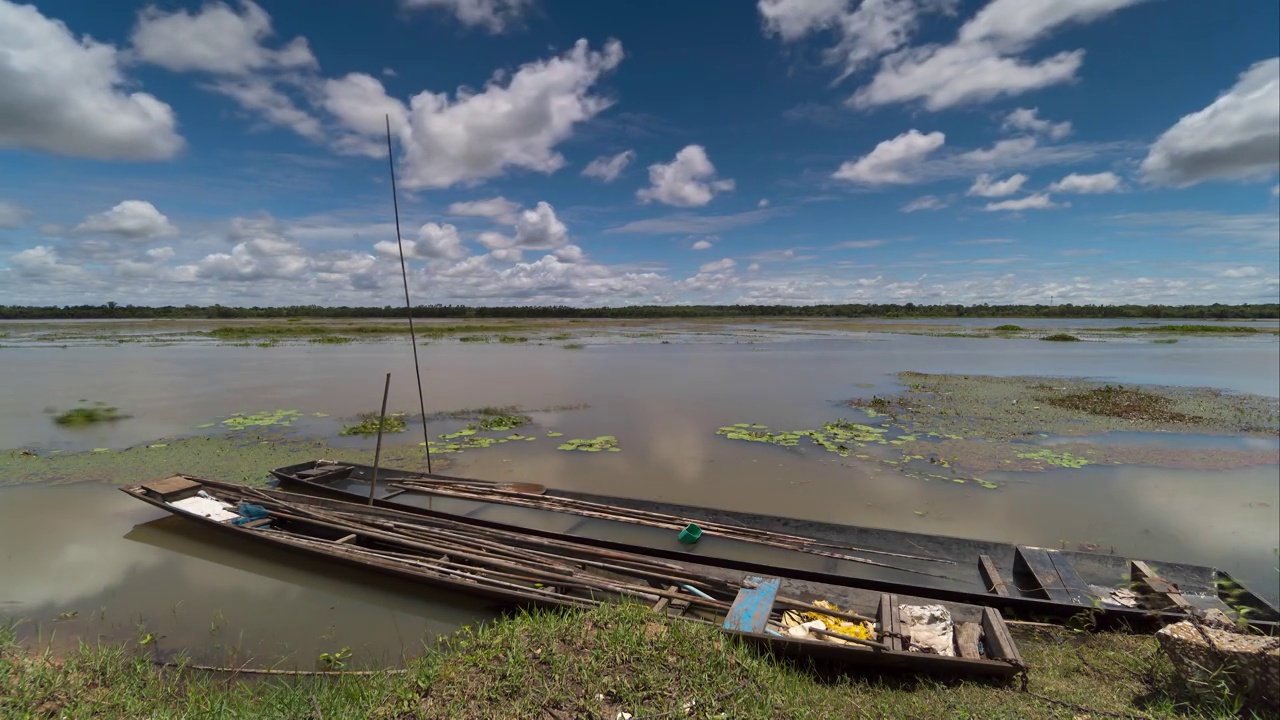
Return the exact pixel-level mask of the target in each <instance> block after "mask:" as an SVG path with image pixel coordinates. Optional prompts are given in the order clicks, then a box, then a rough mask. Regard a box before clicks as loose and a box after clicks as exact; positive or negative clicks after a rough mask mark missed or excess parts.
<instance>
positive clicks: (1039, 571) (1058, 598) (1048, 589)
mask: <svg viewBox="0 0 1280 720" xmlns="http://www.w3.org/2000/svg"><path fill="white" fill-rule="evenodd" d="M1019 570H1022V571H1023V572H1025V573H1026V574H1028V575H1030V576H1031V577H1032V578H1033V579H1034V580H1035V583H1036V584H1035V587H1033V588H1031V589H1033V590H1038V591H1039V592H1042V593H1044V595H1045V596H1046V597H1048V598H1049V599H1050V600H1053V601H1055V602H1063V603H1070V602H1072V599H1071V594H1070V593H1068V592H1067V587H1066V586H1065V585H1063V584H1062V578H1061V577H1059V576H1058V569H1057V568H1055V567H1054V566H1053V561H1052V560H1050V559H1049V551H1048V550H1045V549H1044V548H1037V547H1028V546H1026V545H1018V546H1017V549H1016V550H1015V551H1014V554H1013V571H1014V574H1017V572H1018V571H1019Z"/></svg>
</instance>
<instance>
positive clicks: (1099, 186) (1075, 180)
mask: <svg viewBox="0 0 1280 720" xmlns="http://www.w3.org/2000/svg"><path fill="white" fill-rule="evenodd" d="M1122 185H1123V183H1121V182H1120V176H1119V175H1116V174H1115V173H1113V172H1100V173H1094V174H1093V175H1082V174H1080V173H1071V174H1070V175H1068V176H1066V177H1064V178H1062V179H1061V180H1059V181H1058V182H1056V183H1054V184H1052V185H1050V186H1049V190H1051V191H1052V192H1064V193H1079V194H1082V195H1087V194H1092V193H1109V192H1116V191H1117V190H1120V189H1121V188H1122Z"/></svg>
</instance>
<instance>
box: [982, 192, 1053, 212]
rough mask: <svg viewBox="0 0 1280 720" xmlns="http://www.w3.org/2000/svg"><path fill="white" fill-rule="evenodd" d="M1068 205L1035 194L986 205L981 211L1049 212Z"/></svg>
mask: <svg viewBox="0 0 1280 720" xmlns="http://www.w3.org/2000/svg"><path fill="white" fill-rule="evenodd" d="M1068 205H1069V203H1055V202H1054V201H1053V200H1052V199H1051V198H1050V197H1049V195H1048V194H1047V193H1036V194H1035V195H1028V196H1026V197H1023V198H1018V199H1016V200H1002V201H1000V202H992V203H987V205H986V207H984V208H983V209H984V210H986V211H988V212H995V211H1000V210H1006V211H1017V210H1051V209H1053V208H1060V207H1068Z"/></svg>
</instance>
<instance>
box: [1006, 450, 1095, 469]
mask: <svg viewBox="0 0 1280 720" xmlns="http://www.w3.org/2000/svg"><path fill="white" fill-rule="evenodd" d="M1017 455H1018V457H1020V458H1023V459H1024V460H1039V461H1041V462H1044V463H1046V464H1048V465H1056V466H1058V467H1066V468H1082V467H1084V466H1085V465H1091V464H1093V463H1092V461H1090V460H1089V459H1088V458H1082V457H1080V456H1079V455H1072V454H1071V453H1069V452H1061V453H1056V452H1053V451H1052V450H1037V451H1036V452H1028V453H1017Z"/></svg>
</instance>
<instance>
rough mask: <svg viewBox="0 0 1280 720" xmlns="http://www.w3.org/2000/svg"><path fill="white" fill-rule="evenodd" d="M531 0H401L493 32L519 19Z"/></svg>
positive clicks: (411, 6)
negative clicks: (439, 11) (443, 12)
mask: <svg viewBox="0 0 1280 720" xmlns="http://www.w3.org/2000/svg"><path fill="white" fill-rule="evenodd" d="M530 3H531V0H401V4H402V5H404V6H405V7H407V8H436V9H440V10H444V11H446V12H449V13H451V14H452V15H453V16H454V17H455V18H457V20H458V22H460V23H462V24H463V25H472V26H479V27H483V28H485V29H486V30H488V31H489V32H491V33H493V34H495V35H496V34H498V33H501V32H503V31H504V30H507V29H508V28H510V27H511V26H512V25H514V24H515V23H517V22H518V21H519V20H520V17H521V16H522V15H523V14H524V12H525V9H526V8H528V7H529V5H530Z"/></svg>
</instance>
